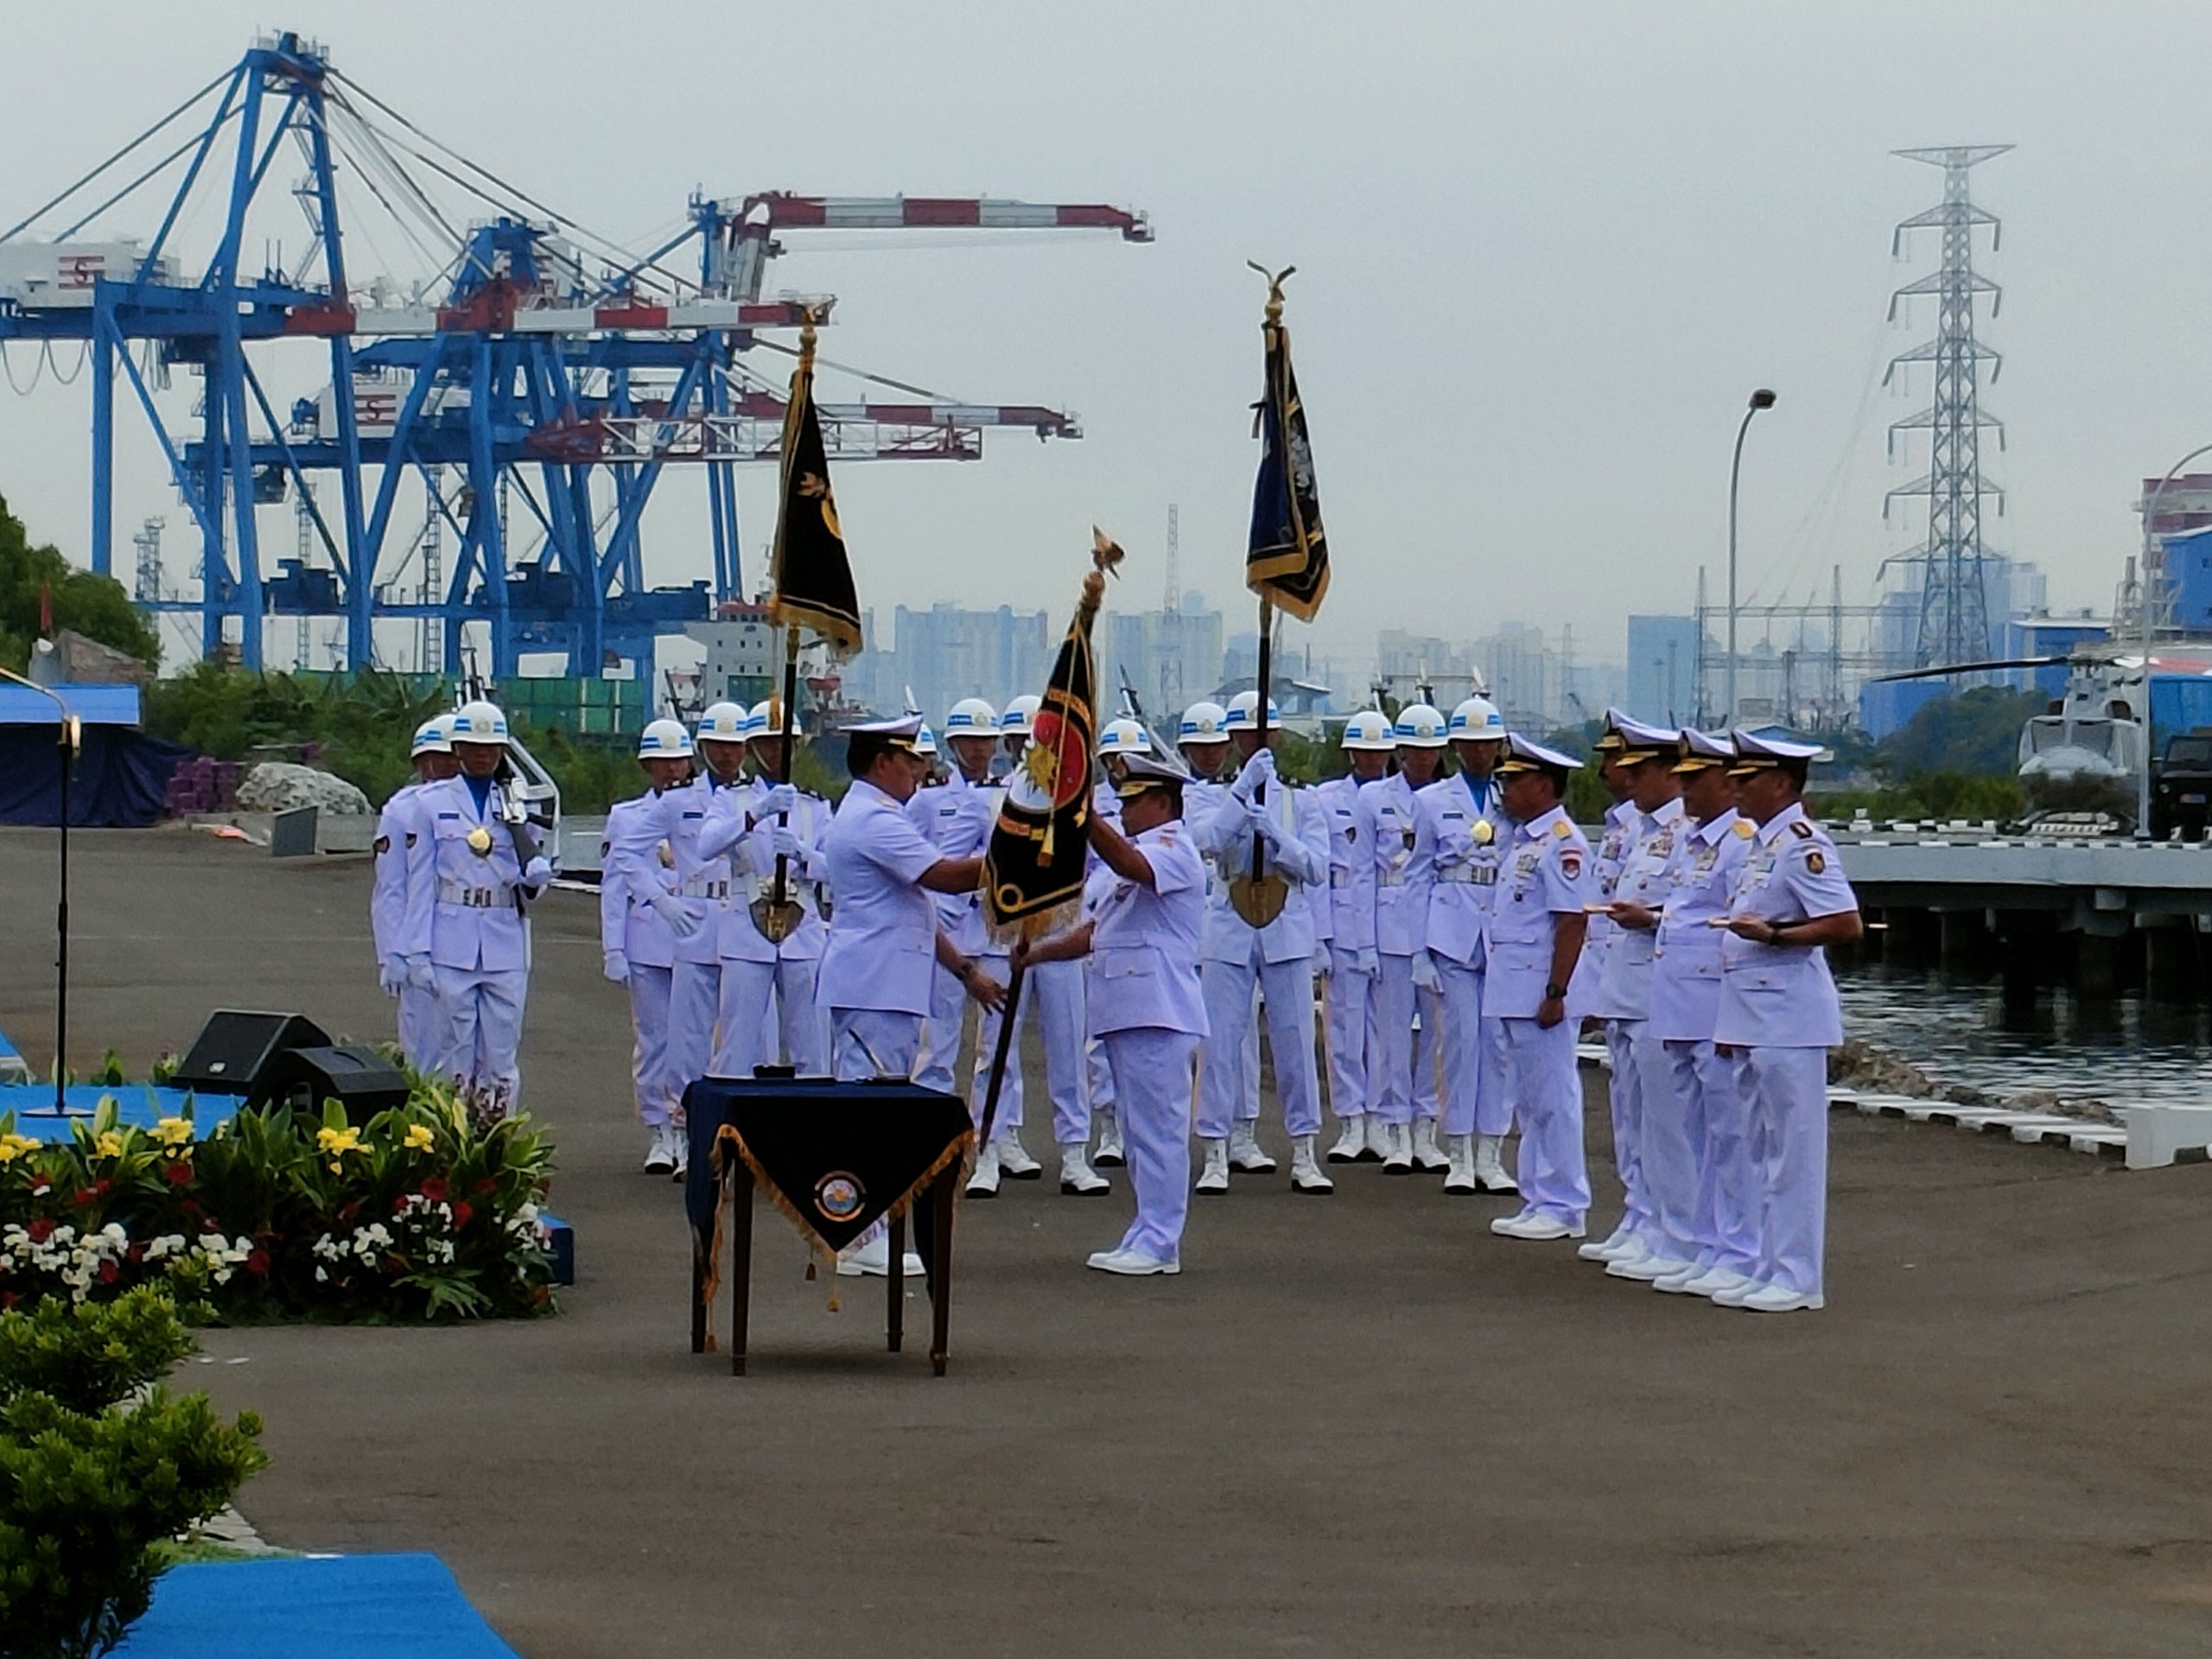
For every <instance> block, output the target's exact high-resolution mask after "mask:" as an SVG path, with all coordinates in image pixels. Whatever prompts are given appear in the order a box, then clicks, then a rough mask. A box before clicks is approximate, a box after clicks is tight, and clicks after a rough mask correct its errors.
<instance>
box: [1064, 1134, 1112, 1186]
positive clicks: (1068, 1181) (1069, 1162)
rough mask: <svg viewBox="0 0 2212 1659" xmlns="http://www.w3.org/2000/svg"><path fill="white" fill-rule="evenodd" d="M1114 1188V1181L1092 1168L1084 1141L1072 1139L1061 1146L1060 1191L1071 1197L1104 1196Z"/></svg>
mask: <svg viewBox="0 0 2212 1659" xmlns="http://www.w3.org/2000/svg"><path fill="white" fill-rule="evenodd" d="M1113 1190H1114V1183H1113V1182H1111V1181H1109V1180H1108V1179H1106V1178H1105V1177H1104V1176H1103V1175H1101V1174H1100V1173H1098V1172H1097V1171H1096V1170H1095V1169H1093V1168H1091V1166H1090V1160H1088V1159H1086V1158H1085V1157H1084V1155H1083V1142H1082V1141H1072V1142H1071V1143H1070V1144H1069V1145H1067V1146H1065V1147H1061V1148H1060V1191H1061V1192H1062V1193H1063V1194H1065V1196H1067V1197H1069V1198H1104V1197H1105V1196H1106V1194H1108V1193H1109V1192H1112V1191H1113Z"/></svg>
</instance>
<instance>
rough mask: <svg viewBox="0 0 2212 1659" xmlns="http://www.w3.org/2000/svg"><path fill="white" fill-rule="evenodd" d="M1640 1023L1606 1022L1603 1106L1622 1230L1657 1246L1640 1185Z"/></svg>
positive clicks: (1641, 1183) (1641, 1085)
mask: <svg viewBox="0 0 2212 1659" xmlns="http://www.w3.org/2000/svg"><path fill="white" fill-rule="evenodd" d="M1643 1023H1644V1022H1643V1020H1606V1021H1605V1058H1606V1059H1607V1060H1608V1061H1609V1062H1610V1063H1611V1069H1610V1070H1609V1071H1607V1072H1606V1075H1605V1105H1606V1108H1607V1109H1608V1110H1609V1111H1610V1112H1611V1116H1612V1120H1613V1168H1614V1170H1615V1172H1616V1173H1618V1174H1619V1176H1620V1178H1621V1206H1622V1208H1621V1228H1622V1230H1623V1231H1624V1232H1629V1233H1634V1234H1636V1235H1637V1236H1638V1237H1640V1238H1643V1239H1646V1240H1649V1242H1651V1243H1654V1244H1656V1243H1657V1242H1658V1239H1657V1236H1656V1233H1655V1232H1654V1230H1653V1229H1652V1224H1651V1199H1650V1196H1649V1194H1648V1193H1647V1192H1645V1191H1644V1186H1643V1069H1642V1067H1640V1066H1639V1065H1637V1058H1636V1046H1635V1043H1636V1033H1637V1029H1638V1028H1639V1027H1642V1026H1643Z"/></svg>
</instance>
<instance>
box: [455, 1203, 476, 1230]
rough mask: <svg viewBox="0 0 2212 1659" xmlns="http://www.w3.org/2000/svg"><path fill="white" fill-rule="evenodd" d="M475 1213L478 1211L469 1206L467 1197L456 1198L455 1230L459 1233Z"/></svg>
mask: <svg viewBox="0 0 2212 1659" xmlns="http://www.w3.org/2000/svg"><path fill="white" fill-rule="evenodd" d="M475 1213H476V1211H474V1210H473V1209H471V1208H470V1207H469V1205H468V1202H467V1199H465V1198H464V1199H456V1200H455V1201H454V1206H453V1230H454V1231H455V1232H456V1233H457V1232H459V1231H460V1230H461V1229H462V1228H464V1227H466V1226H467V1225H468V1218H469V1217H471V1216H473V1215H474V1214H475Z"/></svg>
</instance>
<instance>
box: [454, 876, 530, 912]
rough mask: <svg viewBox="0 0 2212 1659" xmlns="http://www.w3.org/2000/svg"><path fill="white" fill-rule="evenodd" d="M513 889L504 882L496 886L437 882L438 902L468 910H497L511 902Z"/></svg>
mask: <svg viewBox="0 0 2212 1659" xmlns="http://www.w3.org/2000/svg"><path fill="white" fill-rule="evenodd" d="M513 893H514V889H513V888H512V887H509V886H508V885H507V884H506V883H505V882H504V881H503V882H501V883H500V884H499V886H498V887H468V886H466V885H464V884H463V883H461V882H459V881H441V882H439V883H438V902H439V903H440V904H442V905H460V906H463V907H464V908H466V909H468V910H497V909H501V908H504V907H505V906H507V905H508V904H510V903H512V899H513Z"/></svg>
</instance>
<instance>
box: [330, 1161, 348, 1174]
mask: <svg viewBox="0 0 2212 1659" xmlns="http://www.w3.org/2000/svg"><path fill="white" fill-rule="evenodd" d="M330 1173H332V1174H334V1175H343V1174H344V1173H346V1166H345V1165H343V1164H341V1163H340V1162H339V1161H338V1160H336V1159H335V1158H334V1159H332V1160H330Z"/></svg>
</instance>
